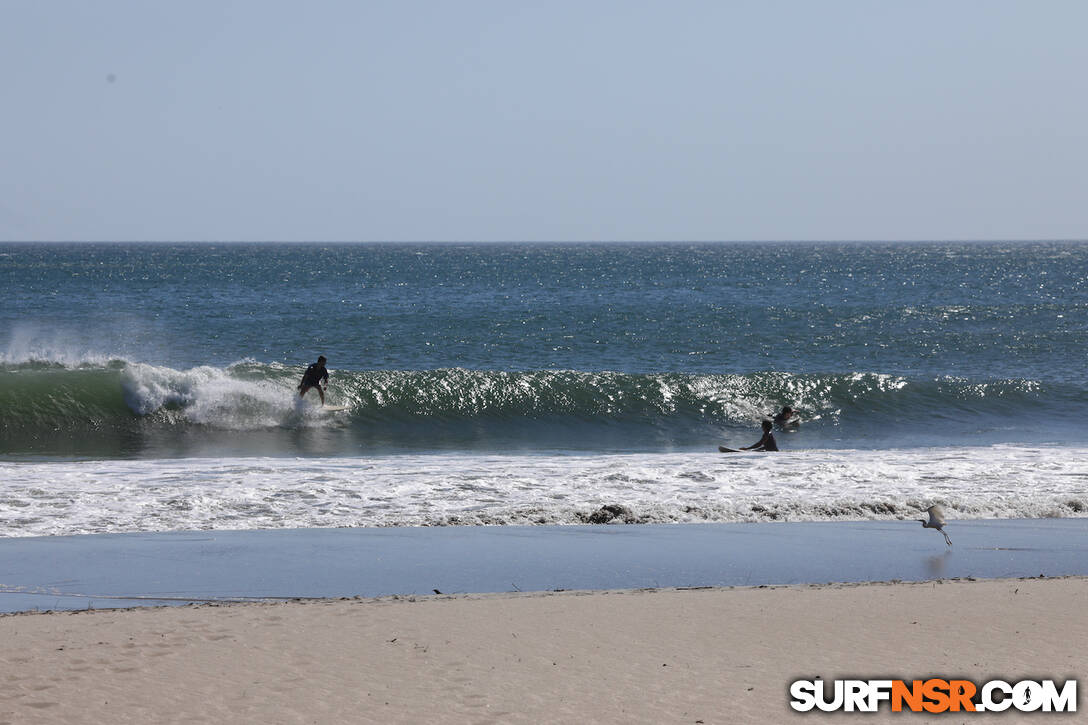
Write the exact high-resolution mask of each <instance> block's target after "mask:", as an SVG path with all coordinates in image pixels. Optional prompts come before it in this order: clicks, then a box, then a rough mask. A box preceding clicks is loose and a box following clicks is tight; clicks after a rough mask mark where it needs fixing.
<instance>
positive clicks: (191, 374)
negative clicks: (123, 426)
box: [121, 363, 339, 430]
mask: <svg viewBox="0 0 1088 725" xmlns="http://www.w3.org/2000/svg"><path fill="white" fill-rule="evenodd" d="M121 387H122V390H123V392H124V396H125V403H126V404H127V405H128V407H129V408H130V409H131V410H132V411H133V412H135V413H137V414H138V415H150V414H151V413H154V412H156V411H159V410H162V409H164V408H166V409H172V410H176V411H177V414H178V415H181V416H183V417H184V418H185V419H186V420H188V421H189V422H191V423H196V424H199V425H207V426H211V427H216V428H223V429H226V430H260V429H265V428H273V427H277V426H292V427H293V426H328V425H336V424H337V423H338V420H339V419H334V418H330V417H328V416H322V415H320V411H318V410H316V409H313V408H311V407H310V406H308V405H305V404H302V401H301V400H300V399H299V398H298V396H297V395H295V390H294V388H292V387H290V386H289V385H288V384H287V383H286V382H282V381H281V382H277V381H273V380H259V381H254V380H245V379H242V378H238V377H236V376H234V375H233V374H232V373H231V370H230V369H229V368H228V369H225V370H224V369H222V368H215V367H210V366H201V367H196V368H192V369H190V370H174V369H173V368H167V367H157V366H154V365H146V364H142V363H131V364H129V365H126V366H125V370H124V372H123V373H122V376H121Z"/></svg>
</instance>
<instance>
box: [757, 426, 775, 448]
mask: <svg viewBox="0 0 1088 725" xmlns="http://www.w3.org/2000/svg"><path fill="white" fill-rule="evenodd" d="M755 450H760V451H777V450H778V443H776V442H775V440H774V435H772V434H771V432H770V431H767V432H766V433H764V434H763V437H762V438H760V439H759V443H756V445H755Z"/></svg>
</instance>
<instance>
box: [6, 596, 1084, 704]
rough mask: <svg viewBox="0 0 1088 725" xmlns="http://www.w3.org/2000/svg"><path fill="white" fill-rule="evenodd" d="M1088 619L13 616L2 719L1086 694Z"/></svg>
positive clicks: (438, 605) (592, 600)
mask: <svg viewBox="0 0 1088 725" xmlns="http://www.w3.org/2000/svg"><path fill="white" fill-rule="evenodd" d="M1086 607H1088V579H1086V578H1082V577H1069V578H1060V579H1054V578H1051V579H1005V580H987V581H967V580H938V581H931V582H922V583H890V584H879V583H878V584H832V585H819V586H812V585H806V586H793V587H756V588H697V589H660V590H625V591H601V592H553V593H532V594H493V595H456V596H445V595H434V596H430V597H391V598H381V599H341V600H320V601H297V602H287V603H277V604H232V605H213V606H208V605H204V606H187V607H162V608H138V609H130V610H98V611H83V612H57V613H27V614H15V615H7V616H3V617H0V636H2V637H3V642H4V648H3V650H2V651H0V676H2V677H3V680H4V685H5V686H4V688H3V689H2V690H0V722H3V723H75V722H79V723H130V722H131V723H146V722H262V723H331V722H421V721H426V722H680V723H683V722H687V723H698V722H703V723H714V722H719V723H723V722H772V721H779V720H782V719H785V718H789V717H793V716H796V714H795V713H792V712H791V711H790V709H789V705H788V699H789V698H788V687H789V683H790V682H792V681H793V680H795V679H798V678H806V679H811V678H815V677H817V676H822V677H824V678H835V677H860V678H876V677H895V678H900V677H901V678H904V679H910V678H925V677H930V676H944V677H962V678H967V679H971V680H974V681H976V682H982V681H985V680H988V679H991V678H1001V679H1005V680H1009V681H1015V680H1017V679H1020V678H1027V677H1031V678H1042V677H1053V678H1058V679H1066V678H1072V677H1077V676H1078V675H1079V674H1082V673H1083V672H1084V671H1085V670H1086V669H1088V653H1086V651H1085V649H1084V646H1083V645H1084V642H1085V641H1088V617H1085V616H1084V612H1085V611H1086ZM825 717H826V716H825ZM859 717H864V718H865V719H867V721H868V722H883V721H895V720H896V719H902V718H903V717H906V718H908V719H911V720H912V721H919V720H925V716H919V715H908V714H906V713H903V714H893V713H890V712H888V711H887V710H886V709H885V710H884V711H882V712H881V713H880V714H878V715H876V716H875V717H874V716H872V715H868V716H859V715H856V714H855V715H845V714H837V715H835V716H833V719H843V720H849V719H854V720H856V719H858V718H859ZM990 717H994V716H993V715H990V714H985V715H979V714H976V715H972V716H971V717H970V720H971V721H976V720H986V719H988V718H990ZM998 717H999V718H1002V719H1003V721H1004V722H1013V721H1016V719H1017V717H1020V716H1018V715H1016V714H1005V715H999V716H998ZM1034 717H1036V718H1038V717H1046V716H1045V715H1039V714H1036V715H1035V716H1034ZM945 720H947V717H946V718H945ZM957 721H958V720H957Z"/></svg>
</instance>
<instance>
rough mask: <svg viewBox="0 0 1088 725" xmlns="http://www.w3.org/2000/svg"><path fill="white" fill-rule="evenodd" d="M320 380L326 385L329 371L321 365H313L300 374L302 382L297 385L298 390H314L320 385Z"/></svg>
mask: <svg viewBox="0 0 1088 725" xmlns="http://www.w3.org/2000/svg"><path fill="white" fill-rule="evenodd" d="M322 380H324V381H325V383H326V384H328V382H329V371H328V370H326V369H325V366H324V365H322V364H321V363H313V364H312V365H310V367H308V368H306V372H304V373H303V374H302V382H301V383H300V384H299V388H316V387H317V386H318V385H320V384H321V381H322Z"/></svg>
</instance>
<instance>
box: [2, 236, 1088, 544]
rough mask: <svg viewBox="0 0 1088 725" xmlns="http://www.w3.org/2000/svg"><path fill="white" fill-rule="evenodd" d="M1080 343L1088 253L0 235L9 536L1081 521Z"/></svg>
mask: <svg viewBox="0 0 1088 725" xmlns="http://www.w3.org/2000/svg"><path fill="white" fill-rule="evenodd" d="M1086 349H1088V243H1073V242H1032V243H1026V242H1023V243H789V244H785V243H783V244H764V243H760V244H756V243H751V244H724V243H723V244H683V243H669V244H620V243H609V244H604V243H600V244H598V243H592V244H590V243H586V244H448V243H445V244H438V243H435V244H319V243H313V244H272V243H268V244H240V243H237V244H236V243H223V244H210V243H209V244H195V243H194V244H166V243H159V244H121V243H116V244H90V243H86V244H60V243H58V244H19V243H5V244H0V535H3V536H36V535H62V534H82V533H105V532H121V531H170V530H190V529H196V530H201V529H253V528H299V527H311V526H320V527H340V526H396V525H478V524H494V525H503V524H579V523H585V522H588V521H600V520H608V519H609V517H610V516H612V515H613V514H614V515H615V518H614V519H613V520H615V521H617V522H618V521H626V522H629V523H653V522H709V521H818V520H833V519H902V518H907V519H909V518H914V517H915V515H916V514H918V512H919V511H921V510H924V509H925V508H926V507H927V506H928V505H930V504H931V503H940V504H942V505H943V506H944V507H945V509H946V513H947V515H948V518H950V519H957V518H960V519H962V518H1017V517H1062V516H1088V416H1086V415H1085V406H1086V404H1088V366H1086V364H1085V350H1086ZM318 355H325V356H326V357H327V358H328V368H329V371H330V383H329V390H328V397H329V402H330V403H332V404H337V405H343V406H346V408H347V409H346V410H344V411H342V412H326V411H323V410H321V409H320V406H319V405H318V404H317V397H316V393H311V394H310V396H309V397H308V399H307V400H306V401H300V400H299V399H298V396H297V392H296V386H297V384H298V381H299V379H300V377H301V374H302V372H303V370H304V369H305V367H306V365H308V364H309V363H311V362H313V361H314V360H315V359H316V358H317V356H318ZM783 405H791V406H792V407H793V408H795V409H796V410H797V411H798V414H799V418H800V421H801V422H800V425H798V426H796V427H794V428H788V429H785V430H779V431H776V432H775V435H776V438H777V440H778V444H779V447H780V448H781V451H780V452H779V453H769V454H756V453H748V454H720V453H718V452H717V447H718V445H727V446H731V447H737V446H742V445H749V444H752V443H754V442H755V441H756V440H758V438H759V436H760V430H759V427H760V421H761V420H762V419H763V418H764V417H765V416H767V415H768V414H770V413H772V412H774V411H776V410H778V409H780V408H781V407H782V406H783ZM602 506H613V507H615V508H613V509H610V510H609V513H608V514H604V513H602V511H601V508H602ZM602 517H603V519H602Z"/></svg>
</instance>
